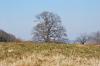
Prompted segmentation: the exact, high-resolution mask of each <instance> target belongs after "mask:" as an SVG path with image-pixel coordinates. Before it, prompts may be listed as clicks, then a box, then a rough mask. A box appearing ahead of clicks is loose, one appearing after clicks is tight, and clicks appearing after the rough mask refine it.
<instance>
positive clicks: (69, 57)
mask: <svg viewBox="0 0 100 66" xmlns="http://www.w3.org/2000/svg"><path fill="white" fill-rule="evenodd" d="M0 66H100V46H98V45H67V44H53V43H51V44H50V43H49V44H47V43H43V44H38V43H36V44H35V43H0Z"/></svg>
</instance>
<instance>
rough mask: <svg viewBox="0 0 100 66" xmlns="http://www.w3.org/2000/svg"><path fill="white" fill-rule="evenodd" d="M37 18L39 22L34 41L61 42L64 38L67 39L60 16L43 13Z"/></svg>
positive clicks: (34, 32)
mask: <svg viewBox="0 0 100 66" xmlns="http://www.w3.org/2000/svg"><path fill="white" fill-rule="evenodd" d="M36 18H37V20H38V22H39V23H38V24H37V25H36V26H35V27H34V31H33V39H35V40H36V41H44V42H51V41H53V42H61V41H63V39H64V37H67V34H66V30H65V29H64V27H63V26H62V24H61V19H60V17H59V16H58V15H56V14H53V13H52V12H42V13H41V14H39V15H38V16H37V17H36Z"/></svg>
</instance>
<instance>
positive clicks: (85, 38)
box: [76, 34, 88, 44]
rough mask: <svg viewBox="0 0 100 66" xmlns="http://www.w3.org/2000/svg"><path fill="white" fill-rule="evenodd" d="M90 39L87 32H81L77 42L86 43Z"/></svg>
mask: <svg viewBox="0 0 100 66" xmlns="http://www.w3.org/2000/svg"><path fill="white" fill-rule="evenodd" d="M87 41H88V36H87V35H86V34H81V35H80V36H79V37H78V38H77V39H76V42H79V43H80V44H85V43H86V42H87Z"/></svg>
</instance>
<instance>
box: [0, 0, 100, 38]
mask: <svg viewBox="0 0 100 66" xmlns="http://www.w3.org/2000/svg"><path fill="white" fill-rule="evenodd" d="M43 11H49V12H53V13H55V14H57V15H59V16H60V17H61V20H62V24H63V26H64V27H65V28H66V30H67V34H68V38H69V39H71V40H74V39H75V38H76V37H77V36H78V35H80V34H81V33H91V32H95V31H100V0H0V29H2V30H4V31H6V32H8V33H12V34H14V35H15V36H16V37H17V38H21V39H24V40H30V39H32V35H31V33H32V29H33V27H34V26H35V25H36V22H34V21H35V20H36V18H35V17H36V15H38V14H40V13H42V12H43Z"/></svg>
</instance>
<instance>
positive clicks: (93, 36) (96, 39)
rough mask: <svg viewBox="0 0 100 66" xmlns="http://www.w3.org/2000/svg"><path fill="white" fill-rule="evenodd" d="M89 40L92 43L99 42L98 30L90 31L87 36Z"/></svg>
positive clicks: (99, 32) (99, 33)
mask: <svg viewBox="0 0 100 66" xmlns="http://www.w3.org/2000/svg"><path fill="white" fill-rule="evenodd" d="M89 41H90V42H91V43H94V44H100V31H97V32H94V33H92V34H91V35H90V36H89Z"/></svg>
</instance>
